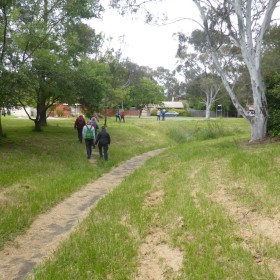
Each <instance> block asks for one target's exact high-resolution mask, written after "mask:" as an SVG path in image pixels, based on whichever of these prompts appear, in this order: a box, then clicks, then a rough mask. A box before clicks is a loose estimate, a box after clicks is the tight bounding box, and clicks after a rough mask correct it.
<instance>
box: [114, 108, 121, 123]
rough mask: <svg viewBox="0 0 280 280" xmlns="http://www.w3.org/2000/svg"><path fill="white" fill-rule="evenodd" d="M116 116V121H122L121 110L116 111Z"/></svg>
mask: <svg viewBox="0 0 280 280" xmlns="http://www.w3.org/2000/svg"><path fill="white" fill-rule="evenodd" d="M115 117H116V121H119V122H121V116H120V111H119V110H117V111H116V113H115Z"/></svg>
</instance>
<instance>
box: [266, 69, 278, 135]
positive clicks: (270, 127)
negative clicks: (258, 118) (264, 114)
mask: <svg viewBox="0 0 280 280" xmlns="http://www.w3.org/2000/svg"><path fill="white" fill-rule="evenodd" d="M279 83H280V75H279V74H274V75H273V76H269V77H267V79H266V86H267V104H268V113H269V117H268V122H267V134H268V135H270V136H279V135H280V107H279V104H280V86H279Z"/></svg>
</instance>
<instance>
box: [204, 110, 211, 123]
mask: <svg viewBox="0 0 280 280" xmlns="http://www.w3.org/2000/svg"><path fill="white" fill-rule="evenodd" d="M210 108H211V106H206V110H205V119H206V120H207V121H209V120H210Z"/></svg>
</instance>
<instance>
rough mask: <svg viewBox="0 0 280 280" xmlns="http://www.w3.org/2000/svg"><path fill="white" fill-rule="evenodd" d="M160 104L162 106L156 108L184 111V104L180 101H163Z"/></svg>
mask: <svg viewBox="0 0 280 280" xmlns="http://www.w3.org/2000/svg"><path fill="white" fill-rule="evenodd" d="M162 103H163V106H161V107H158V108H163V109H180V110H184V104H183V102H181V101H163V102H162Z"/></svg>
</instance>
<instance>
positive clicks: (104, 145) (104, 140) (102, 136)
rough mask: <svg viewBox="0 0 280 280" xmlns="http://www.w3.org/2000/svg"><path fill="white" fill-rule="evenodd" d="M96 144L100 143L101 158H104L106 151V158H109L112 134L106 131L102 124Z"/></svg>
mask: <svg viewBox="0 0 280 280" xmlns="http://www.w3.org/2000/svg"><path fill="white" fill-rule="evenodd" d="M95 144H96V145H97V144H98V150H99V157H100V159H102V158H103V153H104V159H105V160H108V149H109V145H110V144H111V137H110V134H109V133H108V132H107V131H106V128H105V126H102V130H101V131H100V132H99V133H98V135H97V138H96V141H95Z"/></svg>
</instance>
